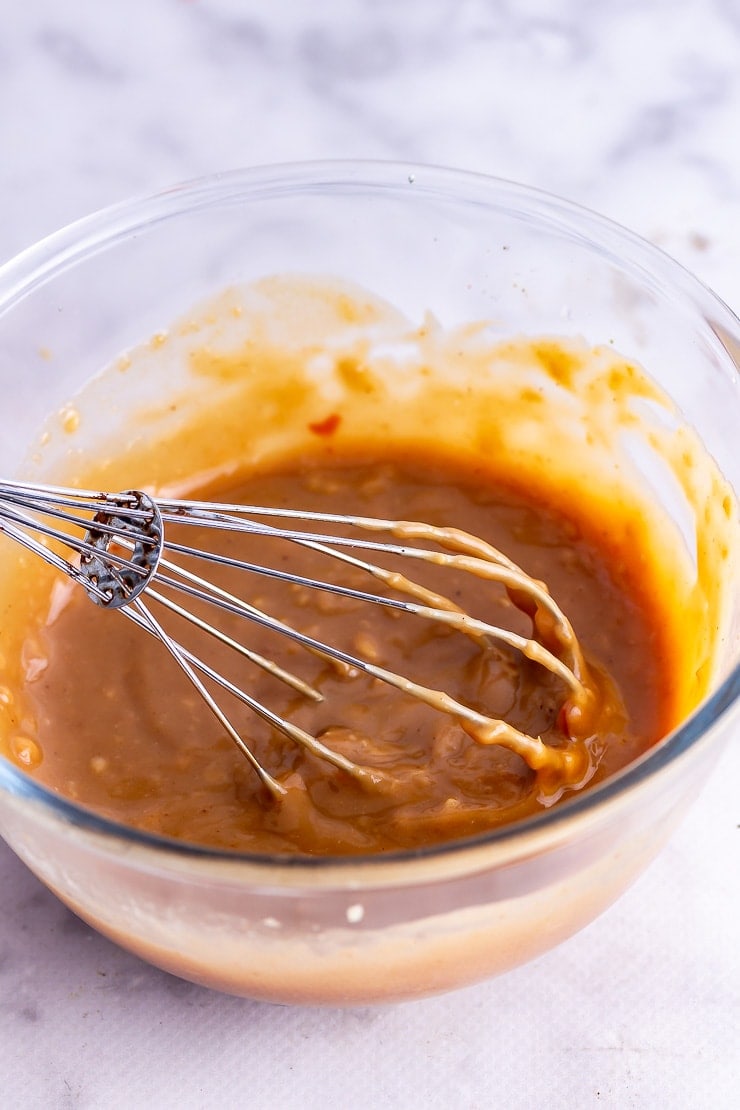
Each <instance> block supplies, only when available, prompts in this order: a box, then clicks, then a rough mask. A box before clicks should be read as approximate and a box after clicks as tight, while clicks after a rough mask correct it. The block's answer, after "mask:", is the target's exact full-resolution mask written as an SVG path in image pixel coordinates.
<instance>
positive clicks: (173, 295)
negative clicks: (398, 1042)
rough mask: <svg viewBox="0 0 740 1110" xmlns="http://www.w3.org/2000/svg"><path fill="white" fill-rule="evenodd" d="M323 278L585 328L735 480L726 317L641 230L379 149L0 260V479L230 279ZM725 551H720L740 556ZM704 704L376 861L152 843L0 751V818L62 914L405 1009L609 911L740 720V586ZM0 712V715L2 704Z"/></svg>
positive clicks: (111, 213)
mask: <svg viewBox="0 0 740 1110" xmlns="http://www.w3.org/2000/svg"><path fill="white" fill-rule="evenodd" d="M282 272H292V273H296V272H298V273H307V274H315V275H322V274H328V275H338V276H340V277H341V278H343V279H347V280H349V281H352V282H354V283H357V284H359V285H360V286H362V287H364V288H367V289H369V290H372V291H373V293H375V294H377V295H379V296H382V297H383V298H385V299H386V300H387V301H389V302H390V303H391V304H393V305H394V306H395V307H397V308H398V309H400V310H401V311H402V312H403V313H405V314H406V316H407V317H409V318H410V319H412V320H417V321H418V320H421V319H422V318H423V316H424V313H425V312H426V311H427V310H431V311H432V312H434V313H435V314H436V315H437V316H438V317H439V318H440V319H442V320H443V322H444V324H445V326H448V327H454V326H455V325H457V324H464V323H468V322H470V321H473V320H476V319H486V320H493V321H495V325H496V327H497V328H500V329H501V331H502V332H503V333H504V334H507V333H508V334H524V335H532V334H548V335H557V334H568V335H582V336H584V337H586V339H587V340H588V341H589V342H591V343H607V342H608V343H613V345H614V347H615V349H617V350H619V351H620V352H621V353H622V354H624V355H625V356H627V357H629V358H634V359H636V360H637V361H639V362H640V363H641V364H642V365H643V366H645V367H646V369H647V371H648V372H649V374H650V375H651V376H652V378H653V379H654V380H655V381H656V382H658V383H659V385H660V386H661V388H662V389H663V390H664V391H665V392H666V393H667V394H668V395H669V396H670V397H671V398H672V399H673V401H674V402H675V404H676V406H677V408H678V410H679V411H680V413H681V414H682V415H683V418H684V419H685V420H686V421H687V422H688V423H689V424H690V425H691V426H692V427H693V428H694V429H695V431H696V433H697V434H698V436H699V437H700V439H701V440H702V442H703V443H704V444H705V445H706V447H707V448H708V450H709V451H710V452H711V454H712V456H713V457H714V459H715V460H716V463H717V466H718V467H719V469H720V471H721V472H722V474H723V475H724V478H725V479H726V481H727V482H728V483H729V485H730V486H731V487H732V489H733V490H734V491H735V495H736V496H737V492H738V490H740V455H739V454H738V452H737V444H736V440H737V429H738V427H740V389H739V388H738V384H739V383H738V368H739V367H740V324H739V323H738V320H737V319H736V318H735V317H734V316H733V315H732V313H731V312H730V311H729V310H728V309H727V308H726V307H725V306H724V305H723V304H722V303H721V302H719V301H718V300H717V298H716V297H714V296H713V295H712V294H711V293H710V292H708V291H707V290H706V289H705V288H704V287H703V286H702V285H701V284H700V283H699V282H697V281H696V280H695V279H694V278H692V277H691V276H690V275H689V274H688V273H686V272H685V271H684V270H682V269H681V268H680V267H679V266H678V265H676V264H675V263H674V262H672V261H671V260H670V259H669V258H667V257H666V256H665V255H663V254H662V253H661V252H659V251H658V250H656V249H654V248H652V247H651V246H649V245H648V244H646V243H644V242H642V241H640V240H639V239H638V238H636V237H635V236H633V235H631V234H629V233H628V232H626V231H624V230H622V229H620V228H618V227H616V226H615V225H613V224H611V223H609V222H607V221H605V220H603V219H600V218H599V217H597V216H594V215H592V214H590V213H588V212H585V211H583V210H580V209H578V208H576V207H574V206H572V205H570V204H567V203H565V202H563V201H560V200H557V199H555V198H552V197H548V196H545V195H543V194H541V193H538V192H535V191H533V190H530V189H526V188H522V187H520V186H517V185H513V184H510V183H507V182H503V181H497V180H494V179H490V178H485V177H481V176H477V175H471V174H464V173H458V172H453V171H447V170H442V169H436V168H429V167H405V166H402V165H394V164H376V163H323V164H322V163H317V164H313V165H311V164H309V165H288V166H277V167H270V168H263V169H254V170H248V171H244V172H233V173H227V174H222V175H216V176H213V177H210V178H207V179H205V180H201V181H196V182H194V183H189V184H185V185H182V186H178V187H176V188H173V189H170V190H168V191H166V192H163V193H160V194H158V195H155V196H152V197H147V198H144V199H139V200H134V201H132V202H130V203H126V204H123V205H119V206H116V207H114V208H112V209H109V210H107V211H105V212H103V213H100V214H98V215H94V216H92V217H90V218H88V219H85V220H82V221H80V222H78V223H76V224H74V225H73V226H71V227H69V228H67V229H66V230H63V231H61V232H59V233H57V234H55V235H53V236H51V237H50V238H48V239H46V240H45V241H43V242H42V243H40V244H38V245H36V246H34V247H32V248H31V249H29V250H27V251H25V252H23V253H22V254H21V255H19V256H18V257H17V258H15V259H14V260H13V261H11V262H9V263H8V264H7V265H5V266H4V267H2V269H0V384H1V388H2V395H3V398H4V404H3V412H2V417H0V425H1V427H2V437H0V474H2V475H3V476H11V475H12V474H14V473H15V472H17V471H18V469H19V468H21V467H22V466H23V465H24V459H25V458H26V453H27V450H28V445H29V443H31V442H32V441H33V440H34V437H35V436H37V435H38V432H39V428H40V427H41V425H42V424H43V421H44V419H45V418H46V417H47V416H48V414H49V413H50V412H52V411H54V410H57V409H60V408H61V407H62V406H64V405H65V404H66V403H67V402H68V401H69V399H70V398H71V397H72V396H73V395H74V394H75V393H76V392H77V391H78V390H79V389H80V387H81V386H82V385H83V383H85V382H86V381H88V379H90V378H91V377H92V376H94V375H95V374H97V373H98V372H99V371H100V369H101V368H102V367H104V366H106V365H108V364H110V363H111V362H112V360H114V359H115V358H116V357H117V356H118V355H119V354H120V353H121V352H122V351H125V350H127V349H129V348H131V347H132V346H133V345H135V344H137V343H140V342H141V341H142V340H144V339H146V338H147V337H148V336H150V335H152V334H155V333H157V332H158V331H159V330H160V329H162V328H163V327H167V326H168V325H169V324H170V323H171V321H172V320H173V319H175V318H176V317H178V316H179V315H180V314H181V313H182V312H183V311H184V310H185V309H187V308H188V306H190V305H192V304H194V303H196V302H199V301H202V300H203V299H204V298H206V297H208V296H211V295H212V294H214V293H215V292H217V291H218V290H221V289H223V288H226V287H228V286H229V285H232V284H234V283H239V284H242V283H244V282H248V281H251V280H255V279H259V278H261V277H263V276H264V275H267V274H275V273H282ZM735 555H736V552H735ZM728 606H729V611H728V612H727V613H726V618H727V627H728V633H727V635H726V637H725V641H724V644H723V646H722V648H721V651H720V653H719V657H718V659H717V666H716V674H715V678H714V679H713V685H712V689H711V690H710V692H709V695H708V696H707V697H706V698H705V699H704V701H703V702H702V704H701V705H700V706H699V708H698V709H697V710H696V711H695V712H693V713H692V714H691V716H690V717H688V719H687V720H685V721H684V722H683V723H682V725H681V726H680V727H679V728H677V729H676V730H675V731H674V732H673V733H672V734H671V735H670V736H668V737H666V738H665V739H664V740H663V741H662V742H661V743H660V744H659V745H657V746H656V747H655V748H654V749H652V750H651V751H650V752H649V753H648V754H647V755H645V756H644V757H643V758H641V759H640V760H639V761H638V762H637V763H635V764H633V765H631V766H630V767H628V768H627V769H626V770H624V771H623V772H621V773H620V774H618V775H616V776H615V777H614V778H612V779H611V780H609V781H608V782H606V783H604V784H603V785H600V786H598V787H596V788H594V789H592V790H590V791H586V792H584V793H582V794H577V795H575V796H573V797H572V798H571V799H570V800H569V801H567V802H565V803H564V804H561V805H559V806H557V807H555V808H553V809H550V810H547V811H543V812H542V813H541V814H539V815H538V816H537V817H535V818H532V819H530V820H527V821H525V822H522V823H520V824H518V825H515V826H511V827H508V828H503V829H500V830H497V831H495V832H491V833H488V834H486V835H482V836H478V837H477V838H475V839H472V840H468V841H464V842H460V843H455V844H447V845H444V846H441V847H432V848H427V849H424V850H419V851H413V852H411V851H409V852H399V853H396V854H394V855H391V856H383V857H382V858H380V857H376V858H360V859H357V858H352V859H329V858H322V859H305V858H289V859H288V858H278V857H273V858H269V857H258V856H244V855H234V854H229V853H223V852H218V851H212V850H208V849H204V848H199V847H193V846H189V845H187V844H182V843H173V842H171V841H168V840H165V839H161V838H157V837H154V836H150V835H147V834H144V833H140V832H137V831H134V830H132V829H130V828H125V827H123V826H120V825H116V824H114V823H112V822H110V821H107V820H103V819H101V818H99V817H97V816H95V815H93V814H91V813H90V812H89V811H87V810H85V809H84V808H81V807H79V806H76V805H74V804H73V803H71V802H69V801H67V800H65V799H63V798H61V797H59V796H57V795H56V794H54V793H52V792H50V791H47V790H45V789H44V788H42V787H41V786H39V785H38V784H36V783H35V782H34V781H33V779H32V778H31V777H28V776H26V775H25V774H23V773H22V772H21V771H19V770H18V769H17V768H16V767H15V766H14V765H13V764H12V763H11V762H10V761H8V760H5V759H2V758H0V833H1V834H2V835H3V837H4V838H5V839H6V840H7V842H8V844H9V845H10V846H11V847H12V848H13V849H14V850H15V851H16V853H17V854H18V855H19V856H20V858H21V859H22V860H24V861H25V863H26V864H27V865H28V866H29V867H30V868H31V870H32V871H33V872H34V873H35V874H36V875H37V876H39V878H40V879H41V880H42V881H43V882H44V883H46V884H47V886H49V887H50V888H51V889H52V890H53V891H54V892H55V893H56V894H57V895H58V896H59V897H60V898H61V899H62V900H63V901H64V902H65V903H66V904H67V905H69V906H70V907H71V908H72V909H73V910H74V911H75V912H76V913H78V914H79V915H80V916H81V917H83V918H84V919H85V920H87V921H88V922H90V923H91V924H92V925H93V926H95V927H96V928H97V929H99V930H100V931H101V932H103V933H104V934H106V935H107V936H109V937H111V938H113V939H114V940H115V941H117V942H118V943H120V944H121V945H123V946H125V947H126V948H129V949H130V950H132V951H134V952H136V953H137V954H138V955H140V956H141V957H143V958H144V959H146V960H148V961H150V962H151V963H153V964H155V965H158V966H160V967H162V968H165V969H167V970H169V971H171V972H174V973H175V974H177V975H180V976H183V977H185V978H188V979H191V980H193V981H195V982H198V983H202V984H205V985H208V986H210V987H214V988H218V989H222V990H225V991H229V992H232V993H235V994H243V995H246V996H249V997H253V998H261V999H267V1000H271V1001H277V1002H291V1003H294V1002H302V1003H330V1004H355V1003H366V1002H371V1001H372V1002H375V1001H388V1000H392V999H403V998H413V997H416V996H420V995H424V994H427V993H431V992H437V991H444V990H448V989H451V988H453V987H456V986H460V985H463V984H466V983H470V982H473V981H475V980H478V979H481V978H484V977H486V976H491V975H494V974H498V973H500V972H503V971H506V970H507V969H509V968H512V967H514V966H516V965H518V964H520V963H522V962H523V961H525V960H528V959H531V958H533V957H535V956H537V955H539V954H540V953H542V952H543V951H545V950H546V949H548V948H550V947H551V946H553V945H555V944H557V943H558V942H559V941H561V940H563V939H564V938H566V937H568V936H569V935H571V934H572V933H574V932H575V931H576V930H578V929H579V928H581V927H582V926H583V925H585V924H586V923H588V922H589V921H590V920H592V919H593V918H594V917H595V916H596V915H597V914H599V913H600V912H601V911H602V910H604V909H605V907H607V906H608V905H609V904H610V903H611V902H612V901H613V900H614V899H615V898H616V897H617V896H618V895H619V894H620V893H621V892H622V891H623V890H624V889H625V887H626V886H627V885H628V884H629V883H630V882H632V880H633V879H634V878H635V877H636V876H637V875H638V874H639V873H640V872H641V871H642V869H643V868H644V867H645V866H646V865H647V863H648V862H649V861H650V860H651V859H652V858H653V857H654V856H655V854H656V853H657V852H658V850H659V849H660V847H661V845H662V844H663V843H664V842H665V840H666V838H667V837H668V836H669V834H670V832H671V830H672V829H673V827H674V826H675V824H676V822H677V821H678V820H679V818H680V817H681V815H682V814H683V813H684V811H685V810H686V808H687V806H688V804H689V803H690V801H691V800H692V799H693V798H694V796H695V795H696V793H697V792H698V790H699V789H700V787H701V785H702V783H703V781H704V780H705V778H706V776H707V774H708V773H709V771H710V769H711V767H712V766H713V764H714V762H715V760H716V759H717V756H718V754H719V752H720V750H721V748H722V744H723V742H725V741H726V740H727V738H728V737H729V736H730V735H731V734H732V733H733V731H734V732H735V733H737V730H738V719H739V718H738V693H739V692H740V666H739V657H740V652H739V650H738V643H739V641H740V591H738V589H737V587H735V590H734V593H733V594H731V595H730V596H729V601H728ZM0 711H2V705H1V704H0Z"/></svg>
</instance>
